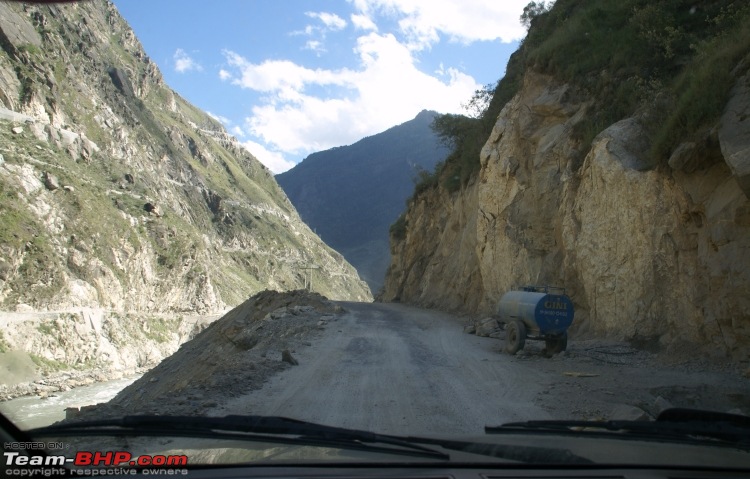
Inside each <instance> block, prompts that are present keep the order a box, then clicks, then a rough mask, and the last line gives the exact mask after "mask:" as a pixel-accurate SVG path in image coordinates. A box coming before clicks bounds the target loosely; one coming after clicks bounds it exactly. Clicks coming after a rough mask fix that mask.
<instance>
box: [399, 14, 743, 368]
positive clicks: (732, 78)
mask: <svg viewBox="0 0 750 479" xmlns="http://www.w3.org/2000/svg"><path fill="white" fill-rule="evenodd" d="M748 19H750V12H749V11H748V9H747V5H745V4H744V3H743V2H732V1H723V2H709V3H707V4H701V6H700V7H696V6H695V5H694V4H692V3H690V2H681V1H678V0H662V1H660V2H649V3H648V4H646V3H644V2H637V1H627V2H615V1H606V2H583V1H579V0H558V1H557V2H556V3H555V5H554V7H553V8H552V10H551V11H550V12H549V13H544V14H542V15H541V16H540V17H539V18H538V19H536V20H535V21H534V22H532V27H531V30H530V31H529V36H528V38H527V39H526V41H525V42H524V45H523V47H522V49H521V50H520V51H519V52H518V53H517V54H516V55H515V57H514V59H513V60H512V62H511V63H512V64H513V65H514V68H516V67H518V66H519V65H520V70H518V69H516V70H515V71H511V68H510V65H509V74H510V76H511V77H512V80H513V81H514V82H516V84H514V85H511V86H510V87H509V84H507V83H506V84H503V83H502V82H501V84H500V88H498V91H497V93H496V97H498V96H499V95H507V94H508V89H509V88H511V87H512V88H511V89H512V93H511V94H510V95H508V99H507V100H504V105H505V106H504V108H503V109H502V111H501V112H500V114H499V115H498V116H497V117H496V118H495V119H494V129H493V131H492V133H491V135H490V136H489V138H488V140H487V142H486V144H485V145H484V148H483V149H482V151H481V154H480V155H479V157H478V158H477V159H476V161H477V162H478V164H477V171H476V173H475V174H474V175H473V176H472V177H471V178H470V179H469V180H468V181H467V182H466V183H465V184H463V185H462V186H461V188H460V189H457V190H456V189H449V188H446V186H445V185H446V182H445V179H444V178H440V179H439V181H437V182H436V183H435V185H434V186H433V187H430V188H424V189H423V191H422V193H421V194H420V195H418V196H417V197H416V198H415V199H414V200H413V201H411V202H410V205H409V209H408V212H407V214H406V217H405V224H406V225H405V230H404V232H403V233H402V234H401V235H394V236H392V245H393V251H394V257H393V262H392V264H391V266H390V269H389V274H388V277H387V280H386V286H385V294H384V298H385V299H386V300H395V299H400V300H401V301H407V302H412V303H417V304H420V305H425V306H432V307H440V308H446V309H450V310H458V311H464V312H471V313H477V314H492V313H494V311H495V307H496V305H497V302H498V300H499V299H500V297H501V296H502V294H503V293H505V292H506V291H508V290H510V289H513V288H515V287H518V286H520V285H523V284H550V285H557V286H563V287H565V288H567V292H568V294H569V295H570V296H571V297H572V299H573V301H574V303H575V307H576V320H575V323H574V328H573V331H574V333H577V334H595V335H599V336H606V337H612V338H617V339H628V340H632V341H634V342H635V343H636V344H644V345H645V344H648V345H650V346H653V347H662V348H666V349H668V350H670V351H674V352H677V351H684V352H689V353H690V354H695V353H697V352H698V351H700V352H701V354H710V355H714V354H715V355H719V356H723V355H730V356H731V357H734V358H735V359H746V358H747V356H748V354H749V353H750V302H748V301H749V300H748V298H750V294H748V293H749V292H750V254H748V252H750V201H749V200H748V198H750V189H748V187H747V177H748V171H750V169H749V165H750V163H748V161H749V158H750V157H749V156H748V151H750V120H748V118H750V73H748V65H750V55H749V53H748V52H750V48H749V47H750V29H749V28H748V24H749V23H748ZM615 40H616V41H615Z"/></svg>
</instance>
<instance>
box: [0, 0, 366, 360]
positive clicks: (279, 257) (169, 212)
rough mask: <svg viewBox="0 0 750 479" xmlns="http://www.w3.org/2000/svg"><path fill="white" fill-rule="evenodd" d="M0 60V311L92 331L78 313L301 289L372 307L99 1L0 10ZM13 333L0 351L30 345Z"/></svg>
mask: <svg viewBox="0 0 750 479" xmlns="http://www.w3.org/2000/svg"><path fill="white" fill-rule="evenodd" d="M0 45H1V46H2V50H1V51H0V155H2V156H0V212H1V213H0V251H1V254H0V310H4V311H11V312H22V313H28V312H35V311H54V312H66V313H73V314H74V316H75V315H77V316H76V317H77V318H78V319H77V320H76V319H75V318H74V319H73V320H71V321H72V323H71V324H73V323H75V322H76V321H78V322H80V323H81V324H84V325H86V327H88V328H89V329H91V328H92V327H93V323H91V321H89V320H87V319H86V318H87V317H88V316H86V315H85V314H84V313H82V312H81V311H82V310H83V309H94V310H97V311H105V315H109V314H110V313H109V312H117V313H118V314H120V316H121V317H123V318H125V317H131V316H129V315H131V314H133V313H135V314H136V315H140V316H139V317H141V318H148V317H150V316H148V315H150V314H154V315H163V314H174V315H177V314H180V315H187V314H193V313H200V314H210V313H216V312H221V311H224V310H226V309H227V308H228V307H231V306H234V305H236V304H239V303H241V302H242V301H244V300H245V299H246V298H248V297H249V296H250V295H252V294H254V293H256V292H258V291H261V290H265V289H273V290H281V291H284V290H295V289H302V288H304V287H305V286H306V285H307V284H309V283H310V280H311V279H310V276H312V285H313V288H314V290H315V291H316V292H318V293H321V294H324V295H325V296H327V297H330V298H332V299H349V300H369V299H371V294H370V291H369V289H368V288H367V286H366V284H364V283H363V282H362V281H361V280H360V279H359V277H358V275H357V273H356V271H355V270H354V269H353V268H352V267H351V266H350V265H349V264H348V263H347V262H346V261H345V260H344V258H343V257H342V256H341V255H339V254H338V253H336V252H335V251H333V250H332V249H330V248H329V247H327V246H326V245H325V244H324V243H323V242H322V241H321V240H320V239H319V238H318V237H317V236H316V235H315V234H314V233H312V232H311V231H310V229H309V228H308V227H307V226H306V225H305V224H304V223H303V222H302V221H301V220H300V218H299V216H298V214H297V212H296V211H295V209H294V207H293V206H292V205H291V203H290V202H289V201H288V199H287V198H286V196H285V195H284V193H283V191H282V190H281V189H280V188H279V186H278V185H277V184H276V182H275V180H274V179H273V176H272V174H271V173H270V171H269V170H268V169H267V168H265V167H264V166H263V165H262V164H261V163H260V162H258V161H257V160H256V159H255V158H254V157H253V156H252V155H251V154H250V153H249V152H247V151H246V150H245V149H243V148H242V147H241V146H240V145H239V143H238V142H237V141H236V140H235V139H234V138H233V137H231V136H229V135H228V134H227V133H226V131H225V130H224V129H223V127H222V126H221V125H220V124H218V123H217V122H216V121H215V120H213V119H211V118H210V117H209V116H208V115H207V114H205V113H204V112H202V111H200V110H198V109H197V108H195V107H194V106H192V105H190V104H189V103H188V102H186V101H185V100H184V99H182V98H181V97H180V96H179V95H177V94H176V93H175V92H173V91H172V90H171V89H170V88H169V87H168V86H167V85H165V84H164V80H163V78H162V76H161V73H160V72H159V70H158V68H157V67H156V65H155V64H154V63H153V62H152V61H151V60H150V59H149V57H148V56H147V54H146V53H145V52H144V50H143V48H142V47H141V45H140V43H139V41H138V39H137V38H136V37H135V35H134V33H133V31H132V30H131V29H130V28H129V27H128V25H127V24H126V23H125V21H124V20H123V19H122V18H121V17H120V15H119V13H118V12H117V10H116V9H115V7H114V5H113V4H112V3H111V2H107V1H105V0H95V1H90V2H80V3H75V4H58V5H52V6H41V5H35V6H32V5H23V4H15V3H12V4H11V3H7V2H3V3H0ZM310 267H314V268H316V269H306V268H310ZM97 314H99V313H97ZM110 316H111V315H110ZM154 317H156V316H154ZM160 317H161V316H160ZM65 318H68V316H65V317H62V316H61V317H60V318H59V319H60V321H59V322H60V323H61V324H62V323H65V324H67V323H66V321H67V319H65ZM43 322H44V321H42V320H40V322H39V324H40V325H41V324H42V323H43ZM89 323H91V324H89ZM40 327H41V326H40ZM145 327H146V328H148V326H145ZM60 328H61V330H64V329H65V327H63V326H60ZM21 329H22V328H14V329H11V330H8V331H6V332H5V334H4V338H0V339H2V341H0V346H2V347H1V348H0V352H1V351H2V350H8V349H16V348H18V349H23V348H24V347H25V346H29V345H28V344H26V343H27V342H28V341H30V339H29V338H26V337H24V336H23V335H21V334H20V332H19V331H21ZM31 329H32V330H33V329H35V328H31ZM36 329H38V328H36ZM17 332H19V334H16V333H17ZM50 336H52V337H57V335H55V334H50ZM109 339H112V338H108V340H109ZM133 341H136V339H133ZM29 347H30V346H29ZM35 354H38V355H41V356H45V355H47V356H49V357H47V359H48V360H57V361H60V360H63V359H66V358H64V357H54V355H53V354H52V353H50V352H49V351H46V352H45V351H41V350H40V351H35ZM157 359H158V358H157ZM79 360H80V361H83V359H80V358H79V359H70V361H72V362H73V363H75V362H77V361H79Z"/></svg>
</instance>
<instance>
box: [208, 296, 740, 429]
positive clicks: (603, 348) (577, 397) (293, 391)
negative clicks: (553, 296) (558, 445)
mask: <svg viewBox="0 0 750 479" xmlns="http://www.w3.org/2000/svg"><path fill="white" fill-rule="evenodd" d="M342 305H343V306H344V308H345V309H346V311H347V313H346V314H344V315H342V316H339V319H338V320H337V321H334V322H331V323H329V324H328V325H327V326H326V331H325V332H324V334H322V335H321V336H320V337H319V338H317V339H315V340H313V342H312V343H311V345H310V346H309V347H304V348H299V350H297V351H296V352H295V353H294V354H295V356H296V358H297V359H298V360H299V363H300V364H299V365H298V366H295V367H293V368H290V369H288V370H286V371H283V372H280V373H279V374H277V375H276V376H274V377H273V378H272V379H271V380H270V381H269V382H267V383H266V384H265V386H264V387H263V388H262V389H259V390H256V391H252V392H250V393H249V394H247V395H244V396H242V397H239V398H234V399H231V400H229V401H228V402H226V403H224V404H222V407H219V408H216V410H214V411H212V412H211V414H217V415H223V414H229V413H231V414H263V415H281V416H288V417H293V418H297V419H304V420H309V421H315V422H319V423H324V424H330V425H337V426H342V427H351V428H359V429H366V430H371V431H378V432H385V433H393V434H404V433H407V434H443V433H444V434H456V433H482V432H483V427H484V426H485V425H496V424H501V423H504V422H508V421H516V420H530V419H549V418H586V419H595V418H605V417H606V418H608V417H609V416H610V414H611V413H612V411H613V410H616V409H618V408H619V410H620V412H619V414H632V413H633V412H635V413H637V411H638V410H635V409H633V408H632V406H640V407H641V408H642V409H645V410H646V411H648V412H651V413H652V414H656V413H658V410H657V411H655V410H654V409H658V408H660V407H664V406H665V405H669V404H672V405H674V406H693V407H696V406H700V405H703V404H704V403H706V404H707V405H709V406H711V407H712V408H714V409H722V410H730V409H732V408H733V407H734V408H736V407H742V406H745V407H746V406H747V405H748V404H749V402H748V398H750V389H749V388H748V386H747V381H744V383H738V381H737V379H738V376H735V375H732V374H730V373H719V372H716V371H696V370H695V368H694V367H693V368H692V369H691V367H689V366H684V367H677V368H669V367H665V366H663V365H661V364H657V362H658V361H657V358H656V357H655V356H653V355H651V354H649V353H646V352H639V351H636V350H633V349H631V348H628V347H627V346H625V345H618V344H614V343H612V344H606V343H601V342H593V343H592V342H588V343H576V342H574V341H573V342H571V345H570V346H569V350H568V352H567V353H565V354H563V355H560V356H559V357H556V358H553V359H547V358H545V357H544V356H543V355H542V354H541V348H542V347H543V345H541V344H539V345H537V344H534V343H533V342H528V343H527V346H526V350H525V352H524V354H522V355H519V356H509V355H507V354H505V353H503V352H502V348H503V342H502V341H501V340H498V339H490V338H480V337H477V336H474V335H470V334H465V333H464V332H463V325H462V324H461V322H459V321H458V320H457V319H456V318H454V317H451V316H450V315H447V314H444V313H440V312H436V311H426V310H421V309H417V308H411V307H408V306H404V305H400V304H381V303H374V304H357V303H342ZM709 402H710V404H708V403H709ZM690 403H692V404H690ZM629 407H630V408H631V409H630V410H628V408H629ZM641 412H643V411H641Z"/></svg>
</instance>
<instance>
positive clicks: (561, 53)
mask: <svg viewBox="0 0 750 479" xmlns="http://www.w3.org/2000/svg"><path fill="white" fill-rule="evenodd" d="M540 3H541V4H542V5H541V6H540ZM532 7H533V8H532ZM524 15H525V17H523V20H524V21H525V23H526V24H527V25H529V32H528V35H527V37H526V39H525V40H524V41H523V43H522V45H521V47H520V48H519V50H518V51H517V52H516V53H515V54H514V55H513V56H512V57H511V60H510V62H509V63H508V66H507V69H506V75H505V77H504V78H502V79H501V80H500V81H499V82H498V83H497V85H496V86H495V88H494V91H493V92H492V93H493V97H492V100H491V102H490V103H489V106H488V107H487V109H486V110H485V111H484V112H483V113H482V114H481V115H480V116H478V117H477V118H469V117H465V116H461V115H444V116H442V117H440V118H438V119H436V121H435V123H434V128H435V131H436V132H437V133H438V134H439V135H440V137H441V138H442V139H443V140H444V141H445V142H446V143H447V144H449V145H451V147H452V153H451V155H450V156H449V158H448V159H447V160H446V161H445V162H444V163H443V164H441V165H438V167H437V168H436V170H435V171H434V172H432V173H430V172H424V173H423V174H422V175H421V178H420V182H419V183H418V184H417V187H416V189H415V196H416V195H418V194H419V193H420V192H422V191H424V190H426V189H428V188H432V187H435V186H437V185H438V184H440V185H442V186H443V187H445V188H447V189H448V191H455V190H457V189H458V188H459V187H460V186H461V185H462V184H465V183H466V182H467V181H468V180H469V178H471V177H472V176H473V175H475V174H476V172H477V171H478V170H479V166H480V163H479V162H480V159H479V152H480V150H481V148H482V145H483V142H484V141H485V140H486V139H487V137H488V136H489V134H490V132H491V130H492V126H493V125H494V122H495V120H496V119H497V116H498V114H499V112H500V111H501V110H502V108H503V106H504V105H505V104H506V103H507V102H508V101H509V100H510V99H511V98H512V97H513V95H514V94H515V93H516V92H517V91H518V89H519V88H520V85H521V80H522V78H523V75H524V72H525V71H526V70H527V69H533V70H535V71H538V72H540V73H543V74H548V75H551V76H554V77H555V78H557V79H558V80H560V81H563V82H567V83H569V84H570V85H571V86H573V87H574V88H575V90H576V91H577V92H579V93H580V94H581V95H582V96H585V97H588V98H590V99H592V100H593V101H594V106H593V107H592V108H591V111H590V114H589V116H588V117H587V119H586V120H585V121H583V122H581V123H580V124H579V126H578V130H577V131H576V132H575V133H576V136H577V138H578V139H579V140H580V142H581V148H580V151H584V152H585V151H586V150H587V149H588V145H589V144H590V143H591V141H592V140H593V139H594V137H595V136H596V135H597V134H599V133H600V132H601V131H602V130H604V129H605V128H607V127H608V126H610V125H611V124H613V123H615V122H617V121H619V120H621V119H623V118H626V117H628V116H631V115H633V114H634V113H636V112H642V113H644V115H643V117H644V118H646V119H648V120H647V121H648V124H647V125H646V126H647V127H648V128H649V131H651V132H652V156H653V157H652V160H653V161H652V162H653V164H657V165H658V164H661V165H664V164H666V160H667V159H668V158H669V156H670V154H671V152H672V151H673V150H674V149H675V147H677V146H678V145H679V144H680V143H681V142H683V141H697V142H702V141H703V142H705V141H706V138H707V136H708V135H709V134H710V130H711V129H712V128H713V126H714V125H715V124H716V121H717V120H718V118H719V116H720V114H721V112H722V111H723V108H724V106H725V105H726V102H727V99H728V95H729V92H730V89H731V88H732V86H733V85H734V83H735V81H736V79H737V78H738V77H739V76H740V75H741V74H743V73H744V72H745V71H746V70H747V68H748V67H749V66H748V65H747V64H746V63H745V64H743V63H742V62H741V60H742V59H743V57H745V56H746V55H747V54H748V52H750V5H748V4H747V2H745V1H744V0H713V1H705V2H697V3H696V2H694V1H687V0H658V1H651V0H648V1H647V0H597V1H596V2H591V1H587V0H557V1H556V2H555V3H554V5H553V6H552V8H549V9H547V8H546V6H544V4H543V2H539V3H536V2H532V3H530V4H529V7H527V9H526V10H525V13H524ZM484 93H485V92H483V91H479V92H477V96H479V97H481V96H482V95H483V94H484ZM475 98H476V97H475Z"/></svg>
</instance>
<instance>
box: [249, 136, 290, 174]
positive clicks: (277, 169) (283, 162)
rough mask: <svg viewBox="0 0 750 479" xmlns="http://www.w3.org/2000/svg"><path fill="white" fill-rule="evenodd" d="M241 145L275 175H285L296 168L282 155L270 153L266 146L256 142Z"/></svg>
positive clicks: (274, 152) (275, 152)
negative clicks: (284, 173)
mask: <svg viewBox="0 0 750 479" xmlns="http://www.w3.org/2000/svg"><path fill="white" fill-rule="evenodd" d="M241 145H242V146H243V147H244V148H245V149H246V150H247V151H249V152H250V154H252V155H253V156H254V157H255V158H257V159H258V161H260V162H261V163H263V164H264V165H266V166H267V167H268V169H269V170H271V171H272V172H273V173H274V174H279V173H283V172H285V171H287V170H289V169H290V168H292V167H293V166H294V162H292V161H289V160H287V159H286V158H284V155H283V154H282V153H279V152H277V151H270V150H269V149H267V148H266V147H265V146H263V145H261V144H259V143H256V142H254V141H245V142H242V143H241Z"/></svg>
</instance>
